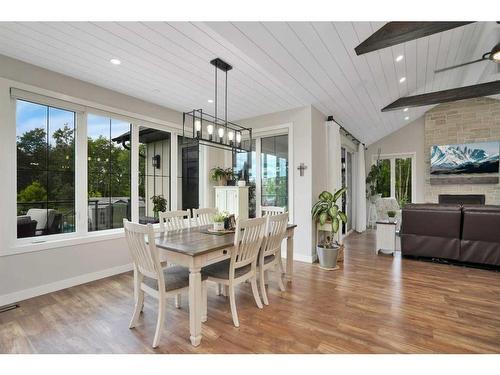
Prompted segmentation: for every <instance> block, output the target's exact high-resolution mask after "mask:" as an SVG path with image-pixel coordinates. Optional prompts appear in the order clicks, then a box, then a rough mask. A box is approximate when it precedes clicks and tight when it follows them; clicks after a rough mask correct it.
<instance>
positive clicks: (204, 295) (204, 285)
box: [201, 281, 208, 323]
mask: <svg viewBox="0 0 500 375" xmlns="http://www.w3.org/2000/svg"><path fill="white" fill-rule="evenodd" d="M207 302H208V301H207V282H206V281H202V282H201V305H202V306H203V307H202V311H201V321H202V322H203V323H205V322H206V321H207V315H208V314H207Z"/></svg>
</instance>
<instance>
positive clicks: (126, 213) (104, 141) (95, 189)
mask: <svg viewBox="0 0 500 375" xmlns="http://www.w3.org/2000/svg"><path fill="white" fill-rule="evenodd" d="M130 131H131V124H130V123H129V122H126V121H121V120H117V119H113V118H110V117H103V116H97V115H93V114H89V115H88V117H87V149H88V155H87V157H88V162H87V168H88V170H87V175H88V221H89V223H88V230H89V231H99V230H105V229H113V228H122V227H123V219H124V218H127V219H129V220H130V219H131V199H130V195H131V194H130V162H131V159H130ZM127 135H128V138H127V137H126V136H127Z"/></svg>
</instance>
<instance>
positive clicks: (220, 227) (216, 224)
mask: <svg viewBox="0 0 500 375" xmlns="http://www.w3.org/2000/svg"><path fill="white" fill-rule="evenodd" d="M214 230H220V231H222V230H224V222H223V221H216V222H214Z"/></svg>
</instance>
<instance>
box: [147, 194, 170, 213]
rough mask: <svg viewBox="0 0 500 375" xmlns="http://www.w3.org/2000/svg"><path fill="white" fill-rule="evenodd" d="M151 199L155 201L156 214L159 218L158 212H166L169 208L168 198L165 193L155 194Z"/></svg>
mask: <svg viewBox="0 0 500 375" xmlns="http://www.w3.org/2000/svg"><path fill="white" fill-rule="evenodd" d="M151 201H152V202H153V212H154V216H155V217H156V218H158V212H165V211H166V210H167V200H166V199H165V198H164V197H163V195H153V196H152V197H151Z"/></svg>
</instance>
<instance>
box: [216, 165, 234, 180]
mask: <svg viewBox="0 0 500 375" xmlns="http://www.w3.org/2000/svg"><path fill="white" fill-rule="evenodd" d="M210 179H211V180H212V181H213V182H226V181H229V180H232V179H234V172H233V169H232V168H226V169H224V168H221V167H215V168H212V169H211V170H210Z"/></svg>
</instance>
